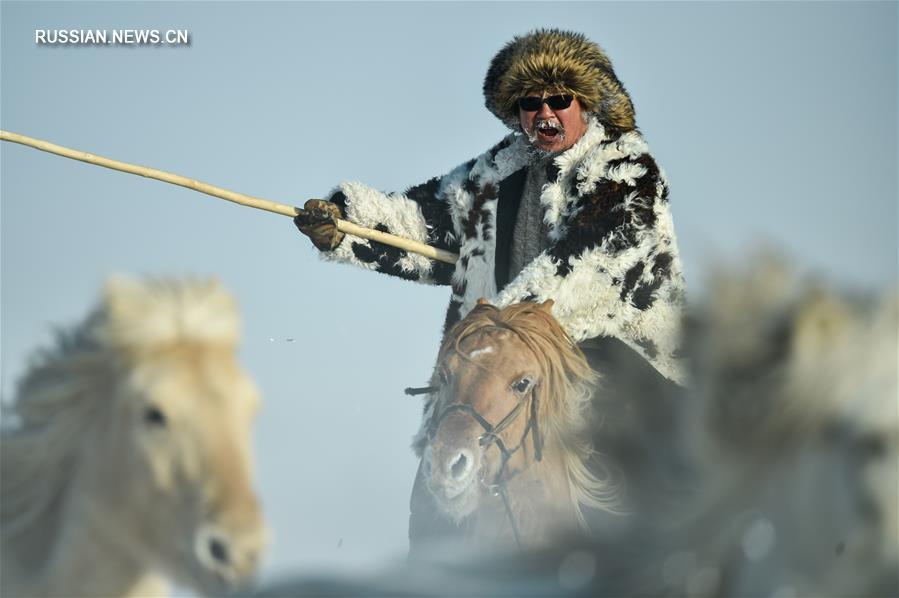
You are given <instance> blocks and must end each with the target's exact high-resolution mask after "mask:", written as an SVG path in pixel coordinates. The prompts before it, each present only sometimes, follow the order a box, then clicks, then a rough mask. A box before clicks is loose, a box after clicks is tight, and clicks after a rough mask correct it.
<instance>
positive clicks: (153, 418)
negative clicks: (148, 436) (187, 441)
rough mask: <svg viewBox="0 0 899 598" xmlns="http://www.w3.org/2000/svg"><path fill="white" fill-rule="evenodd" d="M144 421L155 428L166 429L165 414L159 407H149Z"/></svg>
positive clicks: (145, 412)
mask: <svg viewBox="0 0 899 598" xmlns="http://www.w3.org/2000/svg"><path fill="white" fill-rule="evenodd" d="M144 421H145V422H147V423H148V424H150V425H153V426H161V427H164V426H165V424H166V418H165V414H164V413H163V412H162V411H161V410H160V409H159V408H158V407H147V409H146V410H145V411H144Z"/></svg>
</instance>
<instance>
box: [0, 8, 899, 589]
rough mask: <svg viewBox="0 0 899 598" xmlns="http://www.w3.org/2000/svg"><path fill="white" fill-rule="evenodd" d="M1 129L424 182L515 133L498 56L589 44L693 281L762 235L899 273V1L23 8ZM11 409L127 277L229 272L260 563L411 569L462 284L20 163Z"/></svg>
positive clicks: (12, 266)
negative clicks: (428, 440)
mask: <svg viewBox="0 0 899 598" xmlns="http://www.w3.org/2000/svg"><path fill="white" fill-rule="evenodd" d="M0 11H2V15H0V16H2V58H0V60H2V65H0V66H2V86H0V120H2V128H3V129H6V130H10V131H14V132H18V133H22V134H25V135H30V136H33V137H37V138H39V139H45V140H49V141H52V142H55V143H58V144H61V145H65V146H69V147H74V148H77V149H82V150H86V151H90V152H93V153H96V154H99V155H103V156H107V157H111V158H115V159H118V160H123V161H126V162H133V163H138V164H142V165H147V166H152V167H155V168H159V169H162V170H169V171H172V172H176V173H179V174H183V175H186V176H189V177H192V178H196V179H199V180H202V181H206V182H209V183H213V184H215V185H219V186H222V187H225V188H228V189H232V190H235V191H239V192H243V193H249V194H252V195H257V196H261V197H265V198H268V199H272V200H275V201H278V202H281V203H288V204H294V205H301V204H302V203H303V202H304V201H305V200H306V199H307V198H310V197H321V196H323V195H325V194H326V193H327V192H328V191H329V190H330V189H332V188H333V187H334V186H335V185H336V184H337V183H338V182H339V181H341V180H359V181H363V182H365V183H368V184H370V185H372V186H375V187H378V188H381V189H384V190H402V189H404V188H406V187H408V186H410V185H412V184H415V183H419V182H422V181H424V180H426V179H428V178H430V177H432V176H434V175H438V174H442V173H444V172H446V171H448V170H450V169H451V168H452V167H453V166H455V165H457V164H459V163H462V162H464V161H465V160H467V159H469V158H471V157H473V156H475V155H477V154H479V153H481V152H482V151H484V150H485V149H487V148H488V147H489V146H490V145H492V144H493V143H495V142H496V141H498V140H499V139H500V138H501V137H502V136H503V135H505V134H506V132H507V130H506V129H505V128H504V126H503V125H502V124H501V123H500V122H499V121H497V120H496V119H495V117H493V116H492V115H491V114H490V113H488V112H487V110H486V109H485V108H484V107H483V98H482V95H481V84H482V81H483V77H484V74H485V72H486V70H487V66H488V63H489V61H490V59H491V58H492V57H493V55H494V54H495V53H496V52H497V51H498V50H499V49H500V48H501V47H502V46H503V44H505V43H506V42H508V41H509V40H510V39H511V38H512V36H514V35H516V34H521V33H525V32H527V31H529V30H532V29H534V28H536V27H559V28H564V29H572V30H576V31H580V32H583V33H585V34H586V35H587V36H588V37H589V38H591V39H592V40H594V41H596V42H598V43H599V44H600V45H602V46H603V47H604V48H605V50H606V51H607V52H608V54H609V56H610V57H611V59H612V61H613V64H614V65H615V68H616V71H617V73H618V76H619V77H620V79H621V80H622V81H623V82H624V84H625V86H626V87H627V89H628V91H629V92H630V94H631V96H632V98H633V100H634V104H635V106H636V112H637V124H638V126H639V127H640V129H641V131H642V132H643V134H644V136H645V138H646V139H647V141H648V143H649V145H650V147H651V148H652V151H653V154H654V156H655V157H656V159H657V161H658V162H659V164H661V166H662V167H663V168H664V169H665V171H666V173H667V175H668V179H669V182H670V185H671V202H672V203H671V207H672V211H673V214H674V220H675V227H676V231H677V234H678V241H679V244H680V248H681V255H682V258H683V261H684V264H685V268H686V274H687V278H688V285H689V287H690V289H691V292H694V293H699V292H700V289H701V284H702V280H703V278H704V275H703V273H704V272H705V271H706V270H707V268H708V266H709V265H710V264H712V263H715V262H716V261H717V260H718V259H721V258H725V257H731V258H733V257H740V256H743V255H746V254H747V251H749V250H750V249H752V248H753V247H756V246H758V245H759V244H761V243H770V244H773V245H775V246H777V247H779V248H781V249H783V250H785V251H786V252H787V253H788V254H789V255H790V256H792V258H793V259H794V261H795V262H796V263H797V264H798V266H799V267H800V269H801V270H803V271H810V272H813V273H815V274H816V275H818V276H823V277H827V278H829V279H831V280H834V281H836V282H837V283H839V284H842V285H846V286H852V287H856V288H870V287H883V286H889V285H895V284H896V281H897V223H899V222H897V162H899V160H897V101H896V100H897V4H896V3H894V2H882V3H861V2H851V3H850V2H845V3H826V4H825V3H816V2H803V3H775V2H754V3H730V2H696V3H680V2H656V3H651V2H633V3H612V2H608V3H594V2H580V3H562V2H553V3H551V4H550V3H540V2H528V3H512V2H500V3H477V2H458V3H417V2H402V3H380V2H365V3H331V4H325V3H299V2H297V3H293V2H276V3H252V4H251V3H243V2H199V3H177V4H176V3H153V4H151V3H141V2H128V3H114V2H100V3H82V2H65V3H49V2H28V3H18V2H9V1H6V0H4V2H3V3H2V7H0ZM54 28H66V29H71V28H76V29H110V30H111V29H129V28H131V29H159V30H162V31H164V30H166V29H187V30H188V31H189V32H190V37H191V44H190V45H189V46H130V47H121V46H50V45H37V44H35V41H34V40H35V37H34V35H35V34H34V31H35V29H54ZM0 159H2V171H0V175H2V176H0V179H2V182H0V193H2V213H0V227H2V370H0V372H2V391H3V396H4V398H5V399H8V398H9V397H10V395H11V393H12V390H13V388H14V384H15V380H16V379H17V378H18V377H19V376H20V375H21V374H22V372H23V369H24V363H25V358H26V355H27V354H28V352H30V351H31V350H33V349H34V348H35V347H37V346H39V345H41V344H45V343H47V342H48V341H49V339H50V337H51V335H50V332H51V330H52V327H53V326H56V325H65V324H71V323H74V322H75V321H77V320H78V319H80V318H81V317H83V315H84V314H85V313H86V311H87V310H88V308H89V306H90V305H91V304H92V302H93V301H94V300H95V298H96V297H97V294H98V291H99V288H100V285H101V283H102V281H103V279H104V278H105V277H106V276H107V275H109V274H110V273H132V274H155V275H162V274H196V275H203V276H215V277H218V278H220V279H221V280H222V282H223V283H224V284H225V285H226V286H227V287H228V288H229V289H230V290H231V292H232V293H233V294H234V295H235V296H236V297H237V300H238V302H239V304H240V307H241V309H242V313H243V319H244V323H245V338H244V343H243V348H242V356H243V358H244V361H245V363H246V365H247V367H248V368H249V370H250V372H251V373H252V375H253V377H254V379H255V380H256V381H257V383H258V385H259V386H260V388H261V391H262V395H263V401H264V405H263V409H262V412H261V414H260V416H259V418H258V420H257V422H256V426H255V432H256V448H257V451H256V463H257V479H258V486H259V490H260V493H261V496H262V499H263V502H264V507H265V510H266V514H267V518H268V522H269V525H270V527H271V528H272V529H273V531H274V544H273V545H272V547H271V550H270V552H269V554H268V556H267V560H266V562H265V569H264V571H265V574H266V575H267V576H274V575H279V574H284V573H286V572H288V571H300V572H302V571H313V570H319V569H321V568H329V569H338V570H357V569H358V568H360V567H371V566H375V565H376V564H378V563H383V562H385V561H386V560H388V559H400V558H403V557H404V555H405V550H406V525H407V516H408V497H409V492H410V489H411V485H412V479H413V476H414V472H415V468H416V465H417V462H416V459H415V458H414V456H413V454H412V452H411V450H410V448H409V444H410V440H411V437H412V435H413V434H414V432H415V431H416V429H417V426H418V423H419V416H420V407H421V405H420V399H418V398H409V397H406V396H404V395H403V393H402V390H403V388H405V387H406V386H410V385H413V386H414V385H422V384H423V383H425V382H426V380H427V378H428V376H429V374H430V369H431V366H432V364H433V359H434V356H435V354H436V351H437V343H438V341H439V334H440V328H441V325H442V322H443V316H444V310H445V308H446V304H447V302H448V301H449V290H448V289H447V288H436V287H425V286H419V285H415V284H413V283H410V282H406V281H400V280H395V279H389V278H387V277H385V276H378V275H375V274H372V273H368V272H364V271H360V270H355V269H353V268H351V267H347V266H339V265H334V264H328V263H324V262H321V261H319V260H318V258H317V256H316V253H315V250H314V249H312V247H311V245H310V244H309V243H308V241H307V240H306V239H305V238H303V237H301V236H300V234H299V233H298V232H297V231H296V229H294V227H293V224H292V223H291V222H290V220H289V219H288V218H285V217H283V216H278V215H274V214H270V213H266V212H261V211H257V210H252V209H249V208H244V207H240V206H234V205H232V204H228V203H226V202H223V201H221V200H217V199H213V198H210V197H207V196H204V195H200V194H198V193H195V192H192V191H188V190H186V189H182V188H178V187H174V186H171V185H166V184H164V183H160V182H156V181H151V180H147V179H143V178H140V177H136V176H132V175H127V174H122V173H116V172H113V171H109V170H106V169H102V168H98V167H95V166H89V165H85V164H82V163H79V162H74V161H71V160H66V159H64V158H60V157H56V156H51V155H49V154H44V153H41V152H38V151H36V150H33V149H29V148H24V147H21V146H13V145H11V144H2V145H0Z"/></svg>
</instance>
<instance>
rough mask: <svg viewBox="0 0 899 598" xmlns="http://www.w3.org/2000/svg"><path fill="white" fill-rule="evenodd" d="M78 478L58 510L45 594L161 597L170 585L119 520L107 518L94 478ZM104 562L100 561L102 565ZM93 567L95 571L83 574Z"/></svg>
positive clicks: (45, 576) (91, 570)
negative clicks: (133, 541) (124, 530)
mask: <svg viewBox="0 0 899 598" xmlns="http://www.w3.org/2000/svg"><path fill="white" fill-rule="evenodd" d="M82 479H83V478H76V480H75V481H74V483H73V484H72V487H71V488H70V491H69V497H68V501H67V503H66V505H65V508H64V510H63V511H62V512H61V514H60V523H61V527H60V529H59V534H58V538H57V541H56V543H55V545H54V546H53V549H52V552H51V553H50V558H49V560H48V564H47V567H46V569H45V571H44V572H43V575H42V576H41V586H42V592H41V593H46V594H47V595H76V596H161V595H165V594H167V584H166V583H165V582H164V580H163V579H162V578H161V577H159V576H158V575H157V574H155V573H154V572H152V571H151V570H150V569H149V568H148V566H147V563H146V561H147V559H146V558H144V557H143V556H142V555H141V554H140V552H139V550H137V549H136V548H135V547H134V546H133V545H132V544H131V543H130V542H128V541H127V539H126V535H125V534H122V533H121V532H120V531H119V528H120V527H121V522H117V521H114V520H109V519H107V513H106V512H105V509H104V508H103V506H102V503H100V502H98V501H97V499H96V497H95V495H94V492H95V490H94V489H91V488H90V487H89V484H90V482H89V481H88V482H87V483H84V482H82V481H81V480H82ZM100 563H101V564H102V566H98V564H100ZM85 571H90V572H91V575H85V574H84V572H85Z"/></svg>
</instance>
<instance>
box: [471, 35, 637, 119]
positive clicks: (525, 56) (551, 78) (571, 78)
mask: <svg viewBox="0 0 899 598" xmlns="http://www.w3.org/2000/svg"><path fill="white" fill-rule="evenodd" d="M544 91H546V92H551V93H564V94H571V95H573V96H575V97H576V98H577V99H578V101H579V102H580V103H581V106H583V107H584V109H585V110H587V111H589V112H592V113H594V114H596V116H597V118H598V119H599V121H600V122H601V123H602V124H603V125H605V126H610V127H613V128H616V129H619V130H623V131H629V130H631V129H633V128H634V127H635V126H636V125H635V124H634V106H633V104H632V103H631V99H630V97H629V96H628V95H627V91H625V89H624V86H623V85H622V84H621V81H619V80H618V77H616V76H615V71H614V70H612V63H611V62H610V61H609V58H608V57H607V56H606V54H605V52H603V51H602V48H600V47H599V46H598V45H596V44H595V43H593V42H591V41H590V40H588V39H587V38H586V37H585V36H584V35H582V34H580V33H573V32H571V31H561V30H559V29H538V30H536V31H533V32H531V33H528V34H527V35H524V36H517V37H515V39H513V40H512V41H511V42H509V43H508V44H506V46H505V47H504V48H503V49H502V50H500V51H499V53H497V55H496V56H494V58H493V61H491V63H490V69H489V70H488V71H487V76H486V77H485V78H484V100H485V105H486V106H487V109H488V110H490V112H492V113H493V114H495V115H496V116H497V117H498V118H499V119H500V120H501V121H503V122H504V123H506V124H507V125H509V126H511V127H512V128H513V129H517V128H518V105H517V101H518V99H519V98H521V97H523V96H526V95H529V94H533V95H539V94H540V93H542V92H544Z"/></svg>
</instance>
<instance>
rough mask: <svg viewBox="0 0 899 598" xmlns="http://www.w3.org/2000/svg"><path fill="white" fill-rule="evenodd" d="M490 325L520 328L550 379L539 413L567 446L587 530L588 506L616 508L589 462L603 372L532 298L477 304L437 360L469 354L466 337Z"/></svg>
mask: <svg viewBox="0 0 899 598" xmlns="http://www.w3.org/2000/svg"><path fill="white" fill-rule="evenodd" d="M490 328H494V329H503V330H509V331H511V332H512V333H514V334H515V335H516V336H518V338H519V339H521V340H522V341H523V342H524V343H525V345H526V346H527V347H528V348H529V349H530V350H531V351H532V352H533V353H534V355H535V356H536V357H537V360H538V362H539V363H540V369H541V370H542V372H543V376H544V379H543V381H542V383H541V384H539V385H538V386H537V388H536V392H537V397H536V398H537V400H538V410H537V417H538V419H539V422H540V427H541V429H542V430H543V434H544V438H545V441H546V444H548V445H550V444H555V445H557V446H558V447H559V448H560V449H561V451H562V459H563V462H564V465H565V474H566V477H567V479H568V485H569V489H570V491H571V492H570V494H571V498H572V503H573V506H574V512H575V514H576V517H577V519H578V522H579V523H580V524H581V525H582V526H583V527H584V528H585V529H586V528H587V522H586V520H585V519H584V515H583V511H582V507H590V508H596V509H604V510H610V509H611V505H612V498H613V495H614V492H613V490H612V489H610V488H609V487H608V486H607V485H606V484H605V483H604V482H603V481H602V480H600V479H599V478H598V477H597V476H596V475H595V474H594V473H593V472H592V471H591V470H590V468H589V467H588V462H589V461H590V459H591V457H592V456H593V455H594V452H593V448H592V442H591V439H590V436H591V430H590V422H591V420H592V418H591V417H590V416H589V414H588V411H589V408H590V400H591V397H592V395H593V391H594V388H595V385H596V383H597V380H598V376H597V374H596V373H595V372H594V371H593V369H592V368H591V367H590V365H589V364H588V363H587V360H586V358H585V357H584V354H583V352H582V351H581V349H580V348H579V347H578V346H577V344H576V343H575V342H574V341H573V340H572V339H571V337H569V336H568V334H566V333H565V331H564V330H563V329H562V327H561V325H560V324H559V322H558V321H557V320H556V319H555V318H554V317H553V316H552V314H551V313H550V311H549V309H548V307H547V306H541V304H539V303H534V302H529V301H525V302H521V303H516V304H513V305H510V306H508V307H506V308H504V309H499V308H497V307H495V306H493V305H489V304H486V303H484V304H479V305H477V306H476V307H475V308H474V309H473V310H472V311H471V312H470V313H469V314H468V315H467V316H466V317H465V318H464V319H463V320H462V321H460V322H459V323H458V324H456V325H455V326H453V328H452V329H451V330H450V331H449V332H448V333H447V335H446V337H445V338H444V340H443V343H442V344H441V347H440V352H439V354H438V358H437V363H438V364H440V363H443V361H444V360H445V359H446V357H447V356H448V355H449V354H450V353H451V352H456V353H457V354H459V355H460V356H461V357H462V358H463V359H465V358H467V356H466V355H465V354H464V352H463V351H462V350H461V348H460V345H461V343H462V341H463V340H464V339H466V338H467V337H469V336H470V335H472V334H475V333H478V332H480V331H482V330H485V329H490ZM435 375H436V374H435Z"/></svg>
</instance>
